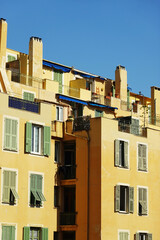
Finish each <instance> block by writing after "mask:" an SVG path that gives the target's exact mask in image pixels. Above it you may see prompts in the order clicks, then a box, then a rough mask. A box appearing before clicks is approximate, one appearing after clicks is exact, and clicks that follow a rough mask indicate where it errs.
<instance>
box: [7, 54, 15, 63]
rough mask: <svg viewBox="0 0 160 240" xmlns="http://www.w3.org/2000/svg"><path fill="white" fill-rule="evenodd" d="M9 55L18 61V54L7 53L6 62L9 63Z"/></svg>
mask: <svg viewBox="0 0 160 240" xmlns="http://www.w3.org/2000/svg"><path fill="white" fill-rule="evenodd" d="M9 55H10V56H12V57H15V58H16V59H15V60H17V54H15V53H10V52H7V53H6V62H8V56H9Z"/></svg>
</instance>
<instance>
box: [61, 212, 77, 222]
mask: <svg viewBox="0 0 160 240" xmlns="http://www.w3.org/2000/svg"><path fill="white" fill-rule="evenodd" d="M75 224H76V212H69V213H68V212H67V213H66V212H61V213H60V225H75Z"/></svg>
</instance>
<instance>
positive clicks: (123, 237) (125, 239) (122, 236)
mask: <svg viewBox="0 0 160 240" xmlns="http://www.w3.org/2000/svg"><path fill="white" fill-rule="evenodd" d="M118 240H129V233H128V232H126V231H125V232H119V239H118Z"/></svg>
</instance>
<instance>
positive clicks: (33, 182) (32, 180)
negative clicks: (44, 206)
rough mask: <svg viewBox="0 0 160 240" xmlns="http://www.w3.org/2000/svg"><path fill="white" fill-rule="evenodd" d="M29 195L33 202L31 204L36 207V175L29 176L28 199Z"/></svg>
mask: <svg viewBox="0 0 160 240" xmlns="http://www.w3.org/2000/svg"><path fill="white" fill-rule="evenodd" d="M31 195H33V197H34V201H33V202H32V203H31V204H34V205H36V200H39V197H38V196H37V175H36V174H31V176H30V199H31Z"/></svg>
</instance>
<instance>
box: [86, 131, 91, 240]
mask: <svg viewBox="0 0 160 240" xmlns="http://www.w3.org/2000/svg"><path fill="white" fill-rule="evenodd" d="M86 132H87V137H88V139H87V144H88V169H87V170H88V171H87V240H89V230H90V224H89V213H90V211H89V200H90V193H89V192H90V191H89V190H90V185H89V180H90V136H89V130H88V131H86Z"/></svg>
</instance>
